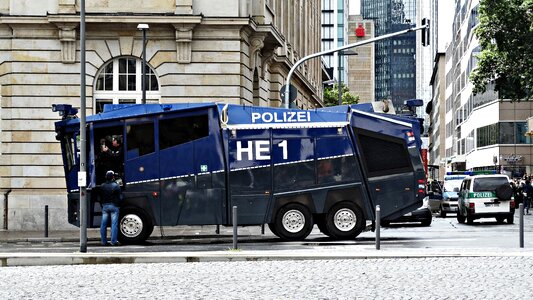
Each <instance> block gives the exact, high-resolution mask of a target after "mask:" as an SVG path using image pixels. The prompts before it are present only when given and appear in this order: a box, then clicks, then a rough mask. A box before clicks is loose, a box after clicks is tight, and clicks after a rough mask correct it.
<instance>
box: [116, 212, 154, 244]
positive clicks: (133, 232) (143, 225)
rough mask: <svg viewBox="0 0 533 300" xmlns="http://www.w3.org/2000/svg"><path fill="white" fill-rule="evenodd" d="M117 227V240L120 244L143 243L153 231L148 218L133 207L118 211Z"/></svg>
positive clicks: (152, 224) (151, 223)
mask: <svg viewBox="0 0 533 300" xmlns="http://www.w3.org/2000/svg"><path fill="white" fill-rule="evenodd" d="M118 226H119V228H118V240H119V241H120V242H121V243H122V244H140V243H143V242H144V241H146V240H147V239H148V237H150V234H152V231H153V230H154V223H153V222H152V219H151V218H150V216H149V215H148V214H147V213H146V212H144V211H143V210H141V209H139V208H134V207H133V208H132V207H129V208H124V209H121V210H120V220H119V223H118Z"/></svg>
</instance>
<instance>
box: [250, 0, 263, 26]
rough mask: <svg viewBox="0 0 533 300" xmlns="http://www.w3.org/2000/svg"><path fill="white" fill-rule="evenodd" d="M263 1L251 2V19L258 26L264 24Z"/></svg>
mask: <svg viewBox="0 0 533 300" xmlns="http://www.w3.org/2000/svg"><path fill="white" fill-rule="evenodd" d="M265 8H266V4H265V0H253V1H252V17H253V18H254V20H255V21H256V22H257V23H259V24H265Z"/></svg>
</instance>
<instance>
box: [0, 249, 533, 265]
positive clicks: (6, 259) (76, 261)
mask: <svg viewBox="0 0 533 300" xmlns="http://www.w3.org/2000/svg"><path fill="white" fill-rule="evenodd" d="M413 250H415V249H413ZM447 257H533V252H531V251H525V250H524V251H485V252H483V251H479V250H471V251H469V252H465V251H464V250H459V249H455V250H449V249H445V250H441V251H435V252H426V253H413V251H397V250H392V251H384V250H373V251H371V250H364V251H359V252H357V253H349V252H348V251H336V252H331V251H326V252H317V251H309V250H305V251H295V250H291V251H239V250H237V251H235V250H228V251H211V252H209V251H206V252H159V253H149V252H144V253H134V254H132V253H0V267H14V266H51V265H94V264H137V263H187V262H242V261H280V260H353V259H419V258H447Z"/></svg>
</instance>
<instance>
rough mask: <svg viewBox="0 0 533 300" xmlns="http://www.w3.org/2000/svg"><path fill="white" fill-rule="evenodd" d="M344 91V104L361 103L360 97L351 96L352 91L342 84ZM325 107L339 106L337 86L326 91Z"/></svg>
mask: <svg viewBox="0 0 533 300" xmlns="http://www.w3.org/2000/svg"><path fill="white" fill-rule="evenodd" d="M341 89H342V91H341V92H342V104H346V105H347V104H357V103H359V96H354V95H352V94H350V90H349V89H348V87H347V86H346V85H344V84H343V83H341ZM324 105H325V106H335V105H339V88H338V85H337V84H334V85H333V87H331V86H328V87H326V88H325V89H324Z"/></svg>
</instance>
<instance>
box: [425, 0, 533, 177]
mask: <svg viewBox="0 0 533 300" xmlns="http://www.w3.org/2000/svg"><path fill="white" fill-rule="evenodd" d="M455 4H456V5H455V15H454V21H453V26H452V41H451V43H450V45H449V46H448V47H447V49H446V55H445V60H446V63H445V70H446V71H445V72H446V78H445V85H446V88H445V99H446V100H445V104H444V105H443V106H440V108H439V109H441V110H442V109H444V110H445V113H444V114H445V119H444V122H443V120H442V119H441V120H440V125H439V126H445V139H444V140H445V142H444V144H442V138H441V139H439V140H440V141H441V142H440V144H439V145H438V147H437V145H436V144H435V145H434V148H433V150H434V151H437V152H438V153H440V154H439V155H441V154H442V149H440V147H444V148H445V151H444V152H445V156H444V157H442V156H438V155H437V152H435V155H434V156H433V157H434V163H437V161H436V160H438V158H439V157H441V159H440V161H439V163H440V165H441V166H442V167H444V168H445V169H446V170H447V171H456V170H497V171H498V172H502V173H505V174H508V175H510V176H521V175H523V174H524V173H527V174H531V172H532V171H533V170H532V167H531V164H532V162H533V147H532V146H531V141H530V137H529V136H527V135H525V133H526V132H527V124H526V120H527V119H528V118H529V117H530V116H531V115H532V113H533V103H531V102H530V101H521V102H511V101H509V100H508V99H506V97H505V95H498V94H497V93H495V92H494V91H493V88H492V87H491V86H489V87H487V92H486V93H484V94H477V95H475V94H473V93H472V83H471V82H470V81H469V79H468V78H469V76H470V73H471V72H472V70H473V69H474V68H475V67H476V65H477V58H476V55H477V54H478V53H479V52H480V48H479V42H478V39H477V38H476V36H475V34H474V29H475V28H476V26H477V25H478V8H479V0H461V1H456V3H455ZM440 59H442V57H439V66H438V68H439V69H442V64H441V61H440ZM437 72H440V71H437ZM440 85H442V81H441V82H440ZM434 99H435V98H434ZM435 113H436V112H435ZM439 114H441V113H439ZM443 123H444V124H443ZM432 126H433V125H432Z"/></svg>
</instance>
